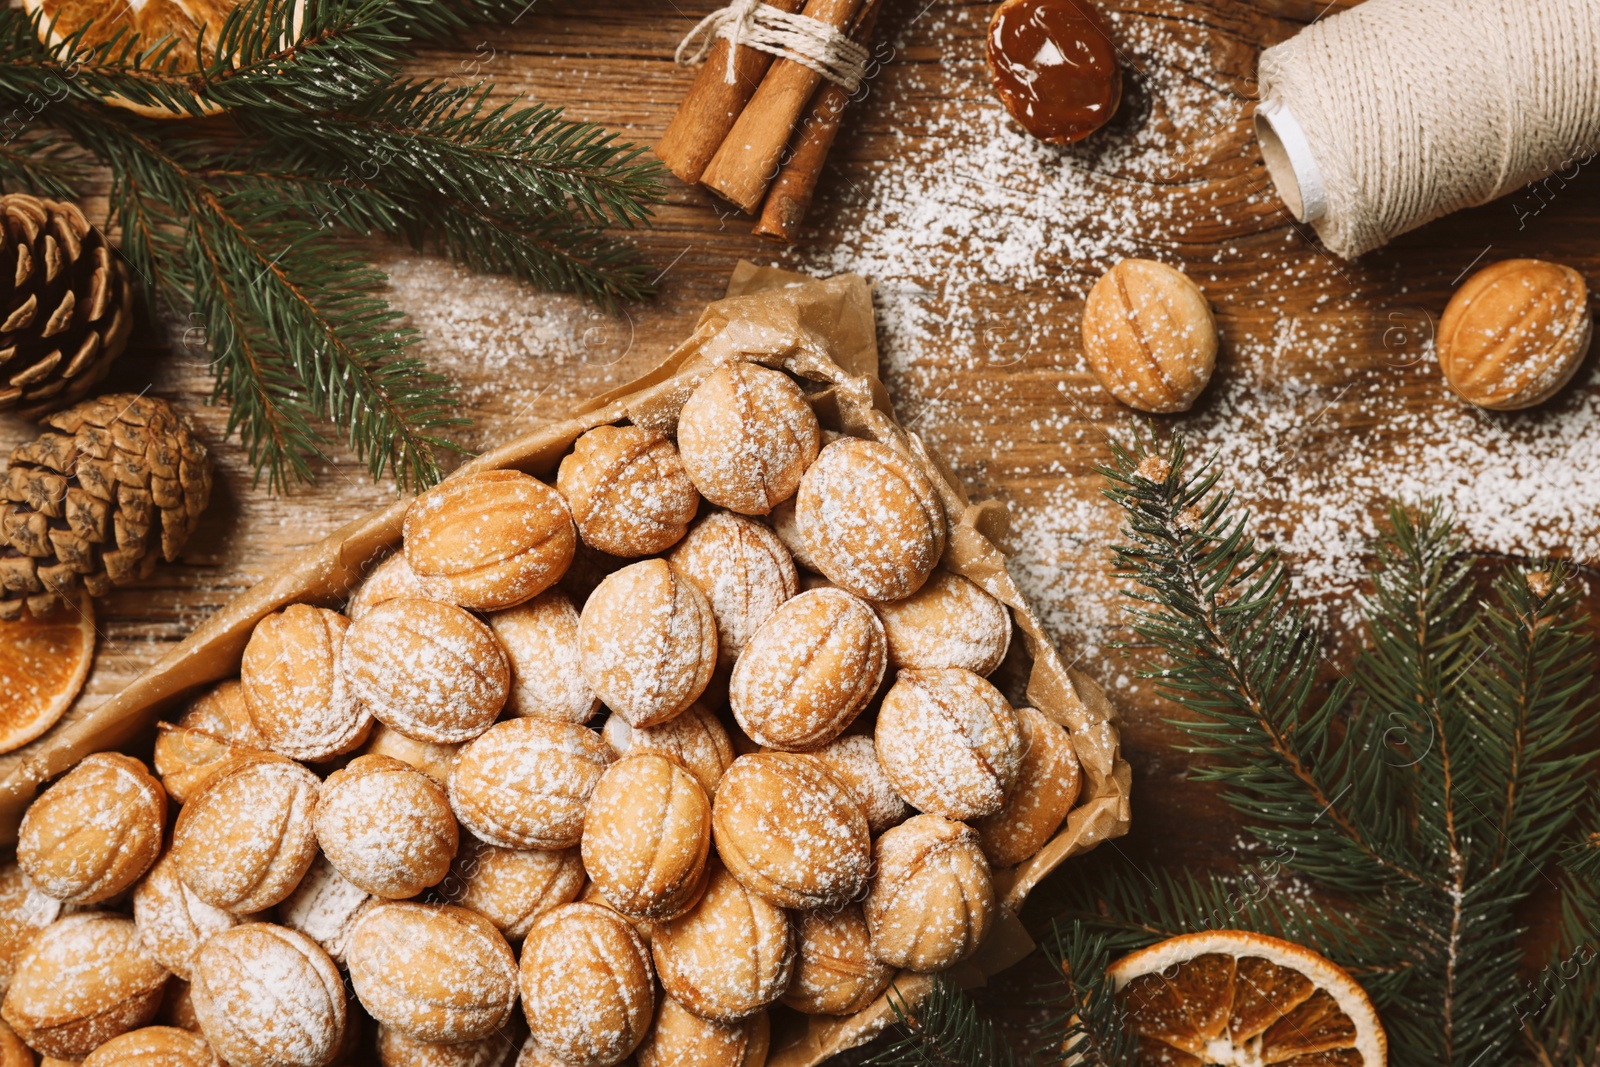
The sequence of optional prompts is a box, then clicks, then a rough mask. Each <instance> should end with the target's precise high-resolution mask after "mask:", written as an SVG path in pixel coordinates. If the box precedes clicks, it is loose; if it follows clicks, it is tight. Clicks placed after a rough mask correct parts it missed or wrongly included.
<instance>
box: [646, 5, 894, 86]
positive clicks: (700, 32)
mask: <svg viewBox="0 0 1600 1067" xmlns="http://www.w3.org/2000/svg"><path fill="white" fill-rule="evenodd" d="M718 38H724V39H726V40H727V42H728V44H729V46H730V47H729V48H728V70H727V73H726V74H725V75H724V77H725V78H726V79H727V81H728V84H730V85H732V84H733V81H734V69H733V58H734V53H735V52H737V51H738V50H739V49H740V48H741V47H743V48H754V49H756V50H757V51H758V52H770V53H772V54H773V55H775V56H781V57H783V58H784V59H792V60H794V61H795V62H796V63H802V64H804V65H805V66H807V67H810V68H811V69H812V70H814V71H816V72H817V73H818V74H820V75H822V76H823V77H824V78H827V79H828V80H829V81H831V82H833V83H835V84H836V85H839V86H840V87H842V88H843V89H844V91H845V92H847V93H853V92H855V91H856V89H857V88H858V87H859V86H860V85H861V79H862V78H863V77H865V76H866V72H867V60H868V59H869V58H870V53H869V52H868V51H867V49H866V48H865V46H863V45H860V44H857V43H856V42H855V41H852V40H851V39H850V38H849V37H848V36H846V35H845V34H844V33H842V32H841V31H840V30H838V29H837V28H835V27H833V26H830V25H828V24H827V23H826V22H823V21H821V20H820V19H814V18H811V17H809V16H807V15H794V14H790V13H789V12H787V11H784V10H783V9H782V8H777V7H773V6H772V5H771V4H764V3H761V0H734V2H733V3H731V4H729V5H728V6H727V7H724V8H721V9H719V10H717V11H713V12H712V13H711V14H709V15H707V16H706V17H705V18H703V19H701V20H700V21H699V23H698V24H696V26H695V28H694V29H692V30H690V31H689V33H688V35H687V36H686V37H684V39H683V41H682V42H681V43H679V45H678V51H677V53H676V55H675V56H674V57H673V58H674V59H676V60H677V63H678V65H679V66H685V67H686V66H692V65H693V64H695V63H699V62H701V61H702V60H704V59H705V58H706V55H707V54H708V53H709V52H710V51H711V46H712V45H713V44H715V43H716V42H717V39H718ZM697 41H698V42H699V43H698V45H696V42H697ZM691 48H694V49H695V51H694V52H693V53H692V54H687V55H686V53H689V50H690V49H691Z"/></svg>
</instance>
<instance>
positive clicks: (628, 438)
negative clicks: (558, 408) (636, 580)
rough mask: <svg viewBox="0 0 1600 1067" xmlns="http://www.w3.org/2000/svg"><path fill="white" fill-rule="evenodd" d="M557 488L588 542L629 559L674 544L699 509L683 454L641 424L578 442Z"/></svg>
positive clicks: (602, 429) (603, 429)
mask: <svg viewBox="0 0 1600 1067" xmlns="http://www.w3.org/2000/svg"><path fill="white" fill-rule="evenodd" d="M556 488H557V489H559V490H561V495H562V496H564V497H566V498H567V503H568V504H569V505H570V506H571V508H572V517H573V519H574V520H575V521H576V522H577V524H578V534H579V536H580V537H582V538H583V543H584V544H586V545H588V546H589V547H591V548H596V549H599V550H600V551H601V552H607V553H610V554H611V555H613V556H623V557H625V558H628V559H633V558H636V557H638V556H651V555H654V554H655V553H657V552H665V551H666V550H667V549H669V548H671V547H672V546H673V545H675V544H677V543H678V540H679V539H680V538H681V537H683V534H684V531H685V530H687V529H688V528H689V523H690V522H692V521H693V520H694V513H695V510H696V509H697V508H699V506H700V494H699V493H697V492H695V489H694V483H692V482H691V481H690V480H689V475H688V474H687V473H686V472H685V471H684V469H683V461H682V460H681V459H680V458H679V457H678V450H677V449H676V448H674V447H673V446H672V442H671V441H669V440H667V438H666V435H665V434H663V433H661V432H660V431H659V430H647V429H645V428H644V427H642V426H596V427H595V428H594V429H592V430H590V431H589V432H588V433H585V434H584V435H583V436H582V437H580V438H578V440H577V441H576V442H574V444H573V446H572V454H571V455H569V456H567V457H566V458H565V459H563V460H562V461H561V469H560V470H559V471H558V472H557V473H556Z"/></svg>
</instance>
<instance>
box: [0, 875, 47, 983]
mask: <svg viewBox="0 0 1600 1067" xmlns="http://www.w3.org/2000/svg"><path fill="white" fill-rule="evenodd" d="M61 911H62V908H61V901H59V900H57V899H56V898H55V897H51V896H46V895H45V894H43V893H41V892H39V890H38V888H37V887H35V886H34V884H33V880H32V879H31V878H29V877H28V876H27V874H25V873H24V872H23V870H22V868H21V867H19V866H18V865H17V864H15V863H7V864H0V997H4V996H5V993H6V990H7V989H9V988H10V987H11V976H12V975H13V974H15V973H16V970H17V961H18V960H20V959H21V958H22V954H23V953H24V952H25V951H27V948H28V946H29V945H30V944H32V943H33V939H34V938H35V937H37V936H38V934H39V931H40V930H43V929H44V928H45V927H47V926H49V925H50V924H51V923H53V922H55V921H56V920H57V919H58V918H60V917H61Z"/></svg>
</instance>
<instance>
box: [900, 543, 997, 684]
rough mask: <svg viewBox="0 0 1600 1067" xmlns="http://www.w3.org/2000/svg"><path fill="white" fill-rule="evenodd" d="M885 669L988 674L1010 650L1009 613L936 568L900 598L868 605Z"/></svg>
mask: <svg viewBox="0 0 1600 1067" xmlns="http://www.w3.org/2000/svg"><path fill="white" fill-rule="evenodd" d="M874 607H876V608H877V609H878V617H879V618H881V619H882V620H883V630H884V634H885V636H886V637H887V638H888V642H889V665H890V666H891V667H913V668H939V667H960V668H962V669H964V670H969V671H971V672H972V673H974V674H984V675H987V674H991V673H993V672H994V669H995V668H996V667H998V666H1000V661H1001V660H1003V659H1005V658H1006V650H1007V649H1009V648H1010V647H1011V612H1010V610H1009V609H1007V607H1006V606H1005V605H1004V604H1002V603H1001V602H1000V601H999V600H997V599H995V598H994V597H992V596H990V595H989V594H988V593H986V592H984V591H983V590H982V589H980V588H979V587H978V585H977V583H975V582H973V581H971V580H970V579H967V578H964V577H962V576H961V575H959V574H956V573H954V572H952V571H947V570H943V569H940V570H936V571H934V572H933V573H932V574H931V575H929V576H928V580H927V582H925V583H924V584H923V586H922V588H921V589H918V590H917V591H916V592H915V593H913V594H911V595H910V596H909V597H906V598H905V599H904V600H891V601H887V602H885V603H881V604H876V605H874Z"/></svg>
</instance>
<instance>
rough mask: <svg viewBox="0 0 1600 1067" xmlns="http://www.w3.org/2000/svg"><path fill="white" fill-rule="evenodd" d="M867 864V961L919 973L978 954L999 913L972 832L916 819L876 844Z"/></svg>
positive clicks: (938, 821)
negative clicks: (870, 874) (870, 867)
mask: <svg viewBox="0 0 1600 1067" xmlns="http://www.w3.org/2000/svg"><path fill="white" fill-rule="evenodd" d="M872 858H873V860H874V861H875V862H876V864H877V874H876V875H875V876H874V878H873V881H872V890H871V892H869V893H868V894H867V899H866V901H865V902H864V903H863V905H862V912H863V914H865V916H866V920H867V930H868V932H869V933H870V935H871V939H872V941H871V946H872V954H873V955H874V956H876V957H877V958H878V959H880V960H882V961H883V962H885V963H887V964H890V965H892V966H895V967H906V968H909V969H910V970H913V971H924V972H926V971H942V970H944V969H945V968H947V967H951V966H954V965H955V964H957V963H959V962H960V961H962V960H964V959H966V958H967V957H968V956H970V955H972V953H973V952H975V951H977V948H978V946H979V945H980V944H981V943H982V942H983V939H984V937H985V936H986V935H987V934H988V932H989V927H990V926H991V925H993V923H994V920H995V915H996V912H997V910H998V905H997V904H996V903H995V896H994V886H993V884H992V883H991V881H990V876H989V862H988V860H986V859H984V856H983V849H982V848H981V847H979V844H978V834H977V831H975V830H973V829H972V828H971V827H970V826H966V825H964V824H962V823H958V822H954V821H952V820H950V819H946V818H943V817H941V816H938V815H918V816H916V817H915V818H913V819H909V820H907V821H906V822H903V823H901V824H900V825H899V826H896V827H894V828H893V829H892V830H889V831H887V832H886V833H884V835H883V836H882V837H880V838H878V840H877V842H876V844H874V846H873V849H872Z"/></svg>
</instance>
